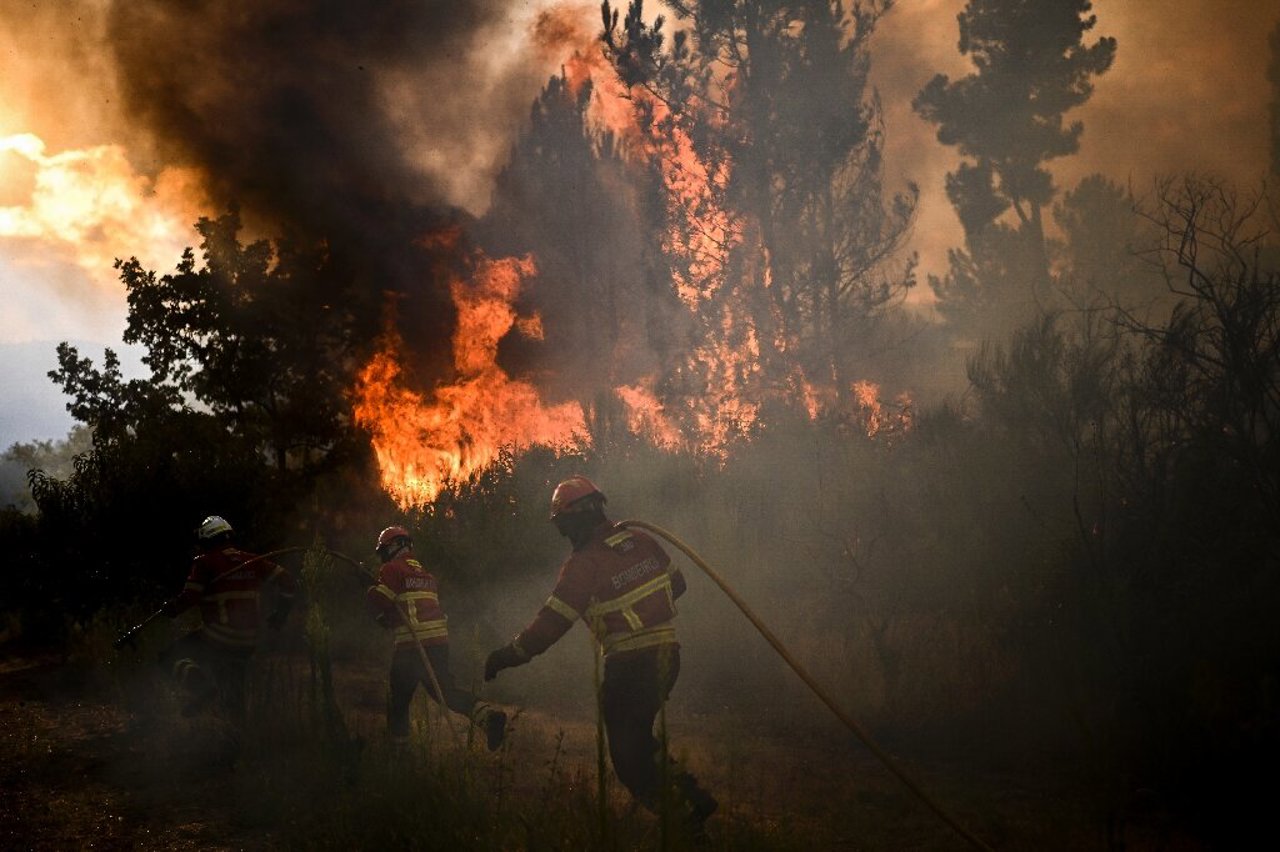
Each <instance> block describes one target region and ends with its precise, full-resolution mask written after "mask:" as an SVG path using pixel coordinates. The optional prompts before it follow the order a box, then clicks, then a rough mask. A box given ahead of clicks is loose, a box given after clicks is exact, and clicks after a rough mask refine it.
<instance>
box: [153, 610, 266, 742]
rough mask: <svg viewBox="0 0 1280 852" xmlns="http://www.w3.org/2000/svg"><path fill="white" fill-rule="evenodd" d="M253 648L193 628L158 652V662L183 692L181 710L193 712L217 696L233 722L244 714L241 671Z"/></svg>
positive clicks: (247, 664) (242, 674) (242, 717)
mask: <svg viewBox="0 0 1280 852" xmlns="http://www.w3.org/2000/svg"><path fill="white" fill-rule="evenodd" d="M252 655H253V648H238V647H235V646H232V645H227V644H226V643H224V642H219V641H218V640H216V639H211V638H209V636H208V634H206V633H205V632H204V631H203V630H193V631H191V632H190V633H188V634H187V635H186V636H183V637H182V638H181V639H178V640H177V641H176V642H174V643H173V644H172V645H170V646H169V647H168V648H166V649H165V650H164V651H163V652H162V653H161V655H160V663H161V665H162V666H164V667H165V668H166V669H167V670H169V672H170V673H171V674H172V676H173V678H174V679H175V680H176V681H177V682H178V685H179V687H180V688H181V689H182V691H183V692H184V693H185V700H184V708H183V710H184V712H193V711H195V710H199V709H201V708H202V707H204V706H205V705H207V704H208V703H209V702H210V701H211V700H212V699H214V698H217V699H218V701H219V703H220V705H221V707H222V710H223V712H225V713H227V714H228V715H229V716H230V717H231V718H232V719H233V720H234V721H242V720H243V719H244V716H245V689H244V683H245V672H246V671H247V670H248V667H249V658H250V657H251V656H252Z"/></svg>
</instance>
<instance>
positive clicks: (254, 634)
mask: <svg viewBox="0 0 1280 852" xmlns="http://www.w3.org/2000/svg"><path fill="white" fill-rule="evenodd" d="M231 536H232V529H231V525H230V524H229V523H227V522H226V521H225V520H224V519H223V518H221V517H219V516H217V515H211V516H209V517H208V518H205V519H204V522H203V523H201V524H200V526H199V528H197V530H196V539H197V542H198V546H199V548H200V551H201V552H200V554H199V555H198V556H196V558H195V561H194V562H192V564H191V571H190V573H189V574H188V575H187V582H186V585H185V586H183V588H182V591H181V592H180V593H179V594H178V596H177V597H175V598H173V599H172V600H170V601H168V602H166V603H165V604H164V606H163V607H161V612H163V613H164V614H165V615H167V616H169V617H170V618H172V617H175V616H177V615H179V614H180V613H182V612H184V611H186V610H187V609H190V608H191V607H193V606H199V607H200V620H201V625H200V627H198V628H197V629H195V630H193V631H192V632H190V633H188V634H187V635H186V636H184V637H182V638H181V639H179V640H178V641H177V642H175V643H174V644H173V645H171V646H170V647H169V649H168V650H167V651H166V652H165V654H164V655H163V657H162V659H163V660H164V661H165V662H166V663H168V664H169V665H171V666H172V671H173V675H174V677H175V678H176V679H177V680H178V682H179V684H180V685H181V687H182V689H183V691H184V692H185V693H186V697H185V699H184V701H183V707H182V712H183V714H184V715H192V714H194V713H195V712H197V711H199V710H201V709H203V708H204V707H205V706H207V705H208V704H209V703H210V702H211V701H212V700H213V699H214V698H220V699H221V701H222V706H223V708H224V709H225V710H226V711H227V712H228V713H229V714H230V715H231V716H232V718H233V719H236V720H241V719H243V717H244V709H245V708H244V679H245V669H246V667H247V665H248V662H249V658H250V656H252V654H253V651H254V649H255V648H256V647H257V644H258V640H259V638H260V635H261V621H262V619H261V611H262V609H263V608H264V607H263V604H264V601H263V597H264V594H269V596H270V603H271V605H272V607H271V614H270V615H269V616H268V617H267V619H266V621H267V624H268V626H270V627H271V628H272V629H279V628H280V626H281V625H283V624H284V621H285V619H286V618H287V617H288V614H289V609H290V608H291V607H292V605H293V598H294V594H295V592H296V590H297V583H296V581H295V580H294V579H293V577H292V575H290V574H289V573H288V572H287V571H285V570H284V569H283V568H281V567H280V566H279V565H276V564H275V563H273V562H270V561H267V560H265V559H258V558H257V557H256V556H255V555H254V554H252V553H249V552H247V551H244V550H240V549H238V548H236V547H234V546H233V545H232V543H231Z"/></svg>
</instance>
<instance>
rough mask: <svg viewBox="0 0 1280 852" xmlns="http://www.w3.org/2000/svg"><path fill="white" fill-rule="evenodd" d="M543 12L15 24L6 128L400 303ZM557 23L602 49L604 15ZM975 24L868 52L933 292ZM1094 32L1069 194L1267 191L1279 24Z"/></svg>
mask: <svg viewBox="0 0 1280 852" xmlns="http://www.w3.org/2000/svg"><path fill="white" fill-rule="evenodd" d="M552 5H553V3H552V2H551V0H535V2H514V3H513V2H505V0H459V2H442V0H412V2H411V1H410V0H404V2H393V0H372V2H365V3H351V2H339V0H316V1H314V2H306V1H305V0H260V2H253V3H217V2H212V0H206V1H205V2H197V1H196V0H182V2H177V0H128V2H124V0H62V1H61V2H50V0H43V1H41V0H36V2H18V0H0V51H2V56H3V61H4V63H5V65H4V68H5V75H4V78H3V81H2V82H0V124H8V125H9V126H7V127H4V128H2V129H3V130H5V131H6V132H18V131H22V130H31V131H33V132H36V133H39V134H40V135H41V136H43V137H44V138H45V139H46V141H47V142H48V143H49V145H50V146H51V148H52V149H53V150H58V149H60V148H66V147H76V146H83V145H89V144H103V143H120V144H123V145H125V146H126V147H127V149H128V152H129V156H130V158H131V159H132V161H133V162H134V163H135V165H136V166H137V167H138V169H139V170H140V171H141V172H142V173H146V174H154V173H156V172H158V171H159V170H160V169H161V168H163V167H165V166H168V165H183V166H195V167H198V168H199V169H200V170H201V172H202V173H203V174H204V175H205V178H206V180H207V181H208V184H209V189H210V191H211V194H212V196H213V198H214V199H215V201H216V202H217V203H218V204H226V203H228V202H231V201H237V202H239V203H240V204H242V205H243V206H244V207H245V212H246V216H247V218H248V217H250V216H252V215H256V216H259V217H261V220H262V224H263V227H262V229H261V232H262V234H263V235H274V234H276V233H278V232H280V231H281V230H283V229H286V228H287V229H296V230H300V231H303V232H310V233H315V234H321V235H325V236H330V237H340V238H343V239H345V240H346V241H348V242H349V243H352V244H361V245H363V246H364V247H363V248H362V249H360V250H359V252H358V254H359V255H360V256H361V257H362V258H363V259H366V260H367V263H368V265H369V268H370V269H371V275H373V276H374V277H378V278H387V279H391V280H387V281H386V282H385V283H386V285H387V286H390V287H400V286H403V283H404V282H403V279H406V278H410V277H412V276H413V275H415V274H419V272H420V270H418V269H417V268H414V267H409V268H404V267H398V266H397V264H403V263H404V262H405V261H404V260H403V258H404V257H405V254H406V252H405V250H404V245H405V244H407V243H411V242H412V240H413V239H415V238H416V237H417V236H419V235H420V232H421V231H423V230H427V229H430V228H431V227H432V226H433V225H434V224H436V223H438V222H439V221H440V220H441V219H442V218H444V217H446V216H452V215H456V210H457V209H458V208H462V209H464V210H465V211H466V213H467V214H480V213H483V211H484V209H485V207H486V205H487V203H488V191H489V187H490V185H491V181H492V177H493V175H494V174H495V173H496V171H497V169H498V168H500V166H501V165H502V162H503V160H504V159H505V156H506V153H507V152H508V151H509V150H510V146H511V144H512V142H513V141H514V138H515V135H516V133H517V132H518V131H519V128H520V127H521V126H522V124H523V122H524V121H525V119H526V117H527V115H528V111H529V106H530V104H531V102H532V100H533V98H534V97H535V96H536V95H537V93H538V90H539V87H540V86H541V85H542V84H544V83H545V82H546V78H547V76H548V75H549V74H550V73H554V72H555V71H556V70H558V64H559V63H560V62H562V61H564V59H563V57H560V58H556V57H549V56H547V55H545V54H544V53H540V52H539V49H538V47H537V46H536V45H534V44H532V42H533V41H534V39H533V38H532V37H531V36H530V30H531V29H532V23H533V19H534V16H535V14H536V13H537V12H538V11H540V10H544V9H546V8H548V7H550V6H552ZM559 5H560V6H562V7H564V8H565V9H566V10H572V11H573V12H574V14H576V15H578V16H580V18H581V20H582V21H583V24H582V25H583V27H584V28H585V29H586V30H587V31H595V30H596V29H597V28H598V26H599V20H598V10H597V9H596V7H595V6H594V4H590V3H587V4H581V3H563V4H559ZM615 5H617V4H615ZM963 6H964V0H898V2H897V3H895V4H894V6H893V8H892V9H891V10H890V11H889V12H888V14H886V15H885V17H884V18H883V19H882V21H881V22H880V26H879V30H878V32H877V35H876V38H875V39H874V40H873V43H872V50H873V55H872V63H873V73H874V82H875V85H876V86H877V88H878V90H879V93H880V96H881V100H882V103H883V104H884V109H885V120H886V144H887V152H886V166H887V170H886V178H887V179H888V180H889V181H890V182H891V183H895V184H899V185H900V184H901V183H903V182H905V181H908V180H912V181H915V182H917V183H918V184H919V185H920V187H921V192H922V198H921V204H920V210H919V216H918V219H917V224H916V228H915V232H914V235H913V238H912V239H913V243H914V246H913V247H915V248H919V249H920V250H921V252H922V255H923V261H924V263H925V266H926V268H928V269H930V270H931V271H937V259H939V258H943V257H945V251H946V249H947V248H948V247H952V246H955V245H957V244H958V241H959V239H960V234H959V228H958V223H956V221H955V217H954V214H953V213H952V211H951V209H950V205H949V204H948V203H947V201H946V199H945V196H944V195H943V192H942V182H943V177H944V175H945V172H946V171H947V170H948V169H951V168H954V165H955V162H956V155H955V152H954V151H953V150H951V149H949V148H946V147H945V146H942V145H939V144H938V143H937V141H936V139H935V138H934V135H935V128H932V127H931V126H929V125H928V124H926V123H925V122H923V121H922V120H921V119H919V117H918V116H915V115H914V114H913V113H912V111H911V108H910V102H911V99H912V97H914V95H915V94H916V92H918V91H919V88H920V86H922V85H923V84H924V83H925V82H926V81H927V80H928V79H929V77H931V76H932V75H933V74H934V73H938V72H942V73H946V74H949V75H951V76H952V77H953V78H954V77H956V76H958V75H962V74H964V73H967V72H968V70H969V66H968V63H967V60H966V59H964V58H963V57H961V56H960V55H959V54H958V52H957V50H956V42H957V40H958V32H957V25H956V14H957V13H958V12H959V11H960V9H961V8H963ZM661 11H663V8H662V4H659V3H657V2H651V3H649V4H646V12H647V13H648V14H649V15H650V16H652V15H654V14H657V13H659V12H661ZM1093 11H1094V13H1095V14H1096V15H1097V16H1098V24H1097V26H1096V28H1095V29H1094V30H1093V31H1092V32H1090V33H1089V34H1088V38H1089V39H1090V40H1092V39H1094V38H1096V37H1098V36H1103V35H1106V36H1114V37H1116V38H1117V39H1118V42H1119V50H1118V54H1117V58H1116V62H1115V65H1114V67H1113V68H1112V69H1111V70H1110V71H1109V72H1108V73H1107V74H1105V75H1103V76H1102V77H1101V78H1099V79H1097V80H1096V81H1095V82H1096V90H1095V93H1094V95H1093V97H1092V99H1091V100H1090V102H1089V103H1088V104H1087V105H1086V106H1085V107H1084V108H1082V109H1081V110H1079V111H1078V112H1079V115H1073V116H1069V117H1068V118H1069V119H1074V118H1079V119H1080V120H1082V121H1083V122H1084V125H1085V131H1084V136H1083V139H1082V144H1081V149H1080V152H1079V153H1078V154H1077V155H1075V156H1073V157H1067V158H1063V159H1062V160H1059V161H1057V162H1056V163H1055V164H1054V171H1055V174H1056V175H1057V176H1058V177H1059V186H1060V188H1069V187H1070V186H1071V185H1072V184H1073V183H1074V181H1075V180H1077V179H1078V178H1079V177H1081V176H1083V175H1084V174H1087V173H1089V172H1092V171H1102V172H1104V173H1107V174H1108V175H1110V176H1112V177H1114V178H1115V179H1117V180H1119V181H1121V182H1124V181H1127V180H1133V181H1135V182H1136V183H1138V184H1139V189H1140V188H1141V186H1140V184H1141V183H1142V181H1144V180H1146V179H1147V173H1149V172H1152V171H1160V170H1166V171H1167V170H1182V169H1198V170H1206V171H1218V172H1226V173H1227V175H1228V176H1229V177H1232V178H1233V179H1238V180H1248V179H1250V178H1251V177H1253V176H1254V175H1257V174H1260V173H1261V171H1262V170H1263V168H1264V166H1265V162H1266V135H1265V130H1266V127H1265V121H1264V117H1265V109H1266V102H1267V101H1266V91H1267V85H1266V80H1265V66H1266V61H1267V44H1266V35H1267V33H1268V32H1270V30H1271V29H1272V28H1273V27H1274V26H1275V24H1276V21H1277V20H1280V6H1278V5H1277V4H1276V3H1274V2H1256V0H1186V2H1179V3H1173V4H1171V3H1167V2H1163V0H1095V3H1094V9H1093ZM15 116H16V117H17V118H16V119H15V118H14V117H15ZM15 121H17V123H16V124H15ZM210 212H216V211H210ZM383 267H385V268H383ZM396 279H400V280H396ZM440 289H442V288H440ZM920 289H922V290H923V289H925V288H920Z"/></svg>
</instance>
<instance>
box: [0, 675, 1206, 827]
mask: <svg viewBox="0 0 1280 852" xmlns="http://www.w3.org/2000/svg"><path fill="white" fill-rule="evenodd" d="M296 662H297V661H296V660H294V661H291V662H289V663H288V664H290V665H292V664H295V663H296ZM282 664H283V663H282ZM381 678H382V673H381V672H378V671H368V670H366V669H364V668H359V669H345V670H341V671H340V672H339V678H338V692H339V702H338V703H339V706H341V707H342V708H343V714H344V716H345V717H346V721H347V724H348V725H349V726H350V727H351V728H352V729H353V730H356V731H357V732H360V734H361V735H362V736H366V737H377V736H379V735H380V730H381V724H382V720H381V713H382V707H383V705H382V700H383V699H382V691H381V690H382V689H383V686H382V681H381ZM130 704H131V705H132V706H130V707H126V706H124V705H130ZM423 704H425V699H423V698H422V697H419V698H418V699H417V701H416V704H415V708H416V711H417V712H418V713H419V714H423V713H426V715H425V718H426V719H427V720H428V721H427V724H428V725H429V727H430V730H431V731H432V733H431V736H433V737H436V738H437V742H438V743H439V744H441V747H445V748H448V747H451V746H449V745H448V744H449V742H450V739H451V735H450V733H449V731H448V729H447V728H446V727H445V724H444V722H443V720H442V717H441V716H440V714H439V713H438V712H434V711H432V712H427V709H426V708H425V707H423V706H419V705H423ZM172 710H173V708H172V707H171V706H166V705H164V704H163V702H159V703H157V704H155V705H154V706H150V705H139V704H138V703H137V702H136V701H133V702H131V701H129V700H122V696H121V693H120V690H119V689H118V686H113V684H112V682H111V681H110V679H109V678H104V677H103V676H102V673H101V672H98V671H95V670H92V669H87V668H85V667H84V666H77V665H73V664H68V663H66V662H65V661H62V660H59V659H56V658H52V657H46V658H34V659H32V658H27V659H12V660H8V661H6V662H2V663H0V792H2V793H3V795H2V797H0V848H4V849H14V850H18V849H31V850H62V849H102V850H115V849H122V850H123V849H172V850H187V849H190V850H196V849H199V850H258V849H275V848H282V847H283V846H284V845H286V844H285V843H284V841H283V840H282V839H281V835H280V834H279V833H278V832H277V831H276V830H273V828H272V826H270V825H265V826H264V825H263V824H262V823H261V821H257V822H255V821H252V820H250V821H246V820H244V819H242V818H241V815H240V813H239V808H240V806H241V804H242V803H240V802H238V801H237V798H236V796H235V795H234V794H233V792H232V788H233V786H234V785H233V784H232V783H230V780H231V779H233V778H234V773H236V772H237V771H239V770H238V769H237V761H236V759H235V757H234V754H235V751H236V745H235V742H234V737H233V736H232V735H231V734H230V733H228V729H227V728H226V727H225V726H223V727H219V723H218V722H217V721H216V720H211V719H191V720H182V719H174V718H171V717H168V716H165V714H170V713H171V712H172ZM153 714H154V715H153ZM159 717H164V718H165V719H166V721H165V723H164V724H165V730H166V734H165V738H164V739H163V741H162V739H161V738H160V737H159V735H157V734H155V733H154V731H153V729H151V728H149V727H148V726H151V725H154V724H155V719H156V718H159ZM669 730H670V735H671V741H672V751H673V753H674V754H676V755H677V756H678V757H679V758H680V760H681V761H682V762H683V763H685V764H686V765H687V766H689V767H690V768H691V769H693V770H694V771H695V772H696V773H697V774H698V775H699V777H700V778H701V780H702V782H703V784H704V786H706V787H708V788H709V789H711V790H712V791H714V793H715V794H716V795H717V797H718V798H719V799H720V801H721V803H722V807H721V810H720V812H719V813H718V814H717V816H716V817H715V818H713V820H712V821H711V823H710V829H711V832H712V838H713V841H712V842H713V848H716V847H719V848H733V847H732V842H731V841H730V840H728V839H727V838H729V837H730V836H731V831H730V826H732V825H735V824H736V825H751V826H754V827H757V828H760V829H762V830H763V829H770V830H772V831H773V836H779V837H785V838H789V840H790V842H788V843H787V844H786V846H787V848H808V849H850V850H857V849H861V850H891V849H892V850H900V849H904V850H905V849H918V850H934V849H936V850H951V849H956V850H959V849H967V848H971V847H970V846H969V845H968V844H967V843H966V842H965V841H964V840H963V839H962V838H960V837H959V835H957V834H956V833H955V832H954V831H952V830H951V829H950V828H949V827H947V826H946V825H945V824H944V823H943V822H942V821H941V820H939V819H938V818H937V817H936V816H935V815H934V814H933V813H932V812H930V811H929V810H928V809H927V808H926V807H925V806H923V805H922V804H921V803H920V802H919V801H918V800H917V799H916V798H915V797H914V796H913V795H912V794H911V793H910V792H909V791H908V790H907V789H906V788H905V787H904V786H903V785H902V784H901V783H900V782H899V781H898V780H897V779H896V778H894V777H893V776H892V775H891V774H890V773H888V772H887V771H886V770H885V769H884V768H883V767H882V766H881V765H880V764H879V763H878V762H877V761H876V760H875V759H874V758H873V757H872V756H871V755H870V754H869V753H868V752H867V751H866V749H865V748H863V747H861V746H860V744H858V743H857V742H856V741H853V740H852V738H851V737H843V736H830V735H824V734H823V733H822V732H818V733H813V732H808V733H799V732H794V731H793V732H784V731H778V730H770V729H769V727H768V726H767V725H763V724H762V725H760V726H759V727H758V728H756V729H752V728H749V727H747V726H744V725H743V724H741V723H728V722H726V719H724V718H716V717H712V716H705V715H696V714H692V713H685V714H681V717H680V718H673V719H671V720H670V726H669ZM175 735H176V736H177V737H178V738H179V739H180V741H181V742H182V743H183V745H182V746H181V747H180V748H177V749H175V748H174V746H173V741H174V737H175ZM595 742H596V741H595V725H594V720H593V719H592V718H591V717H589V716H586V715H585V714H577V715H575V714H567V713H566V712H565V711H564V710H563V708H558V709H556V710H555V712H552V711H551V710H550V709H547V708H538V707H525V708H521V709H520V714H519V716H518V717H517V718H516V719H515V722H514V724H513V726H512V730H511V737H510V746H509V751H508V753H507V754H506V755H504V758H503V759H504V760H505V762H506V764H507V765H508V766H509V768H510V769H511V770H512V771H511V778H512V785H511V788H510V795H514V796H526V797H529V796H536V795H538V792H537V791H538V789H539V787H540V785H541V784H542V781H541V780H540V779H543V778H545V776H546V772H547V766H548V765H549V764H551V763H552V762H555V763H556V764H557V765H558V766H559V768H560V771H562V772H567V773H570V774H572V773H579V774H581V776H582V777H584V778H589V777H594V771H595V756H596V752H595V748H596V745H595ZM219 755H231V757H230V758H229V759H227V760H226V761H225V762H220V760H219ZM486 759H490V758H486ZM909 769H910V771H911V772H912V773H913V774H914V775H915V777H916V778H917V780H918V781H919V782H920V784H921V785H922V786H923V787H924V788H925V789H926V790H928V791H929V792H930V793H931V794H932V795H933V796H934V797H935V798H936V799H937V800H938V801H939V802H943V803H945V806H946V807H947V808H948V810H949V811H950V812H951V813H952V814H953V815H954V816H955V817H956V818H957V819H958V820H959V821H960V822H962V823H963V824H965V825H966V826H968V827H969V829H970V830H971V831H972V832H974V833H975V834H976V835H978V836H979V837H981V838H982V839H983V840H984V841H985V842H986V843H987V844H989V845H990V846H991V847H992V848H994V849H1008V850H1014V849H1018V850H1022V849H1025V850H1033V849H1036V850H1039V849H1046V850H1052V849H1063V850H1067V849H1070V850H1076V849H1081V850H1088V849H1116V848H1123V849H1128V850H1146V849H1151V850H1156V849H1169V850H1181V849H1197V848H1199V846H1197V845H1196V844H1195V843H1194V842H1193V841H1191V840H1190V839H1189V838H1188V837H1186V836H1185V835H1183V834H1181V833H1180V832H1179V831H1178V830H1177V829H1176V827H1175V826H1174V825H1173V824H1172V822H1171V820H1170V818H1169V817H1168V815H1166V814H1161V813H1160V812H1158V811H1153V812H1150V813H1138V814H1132V813H1126V814H1115V813H1105V812H1103V811H1102V810H1100V809H1099V807H1098V806H1097V805H1096V804H1095V803H1094V797H1093V796H1092V795H1091V792H1090V791H1088V790H1083V789H1080V788H1079V787H1078V786H1073V785H1072V784H1071V783H1069V782H1064V781H1063V780H1061V779H1053V778H1049V777H1045V775H1044V773H1041V772H1032V771H1028V772H1026V773H1017V772H1015V773H1006V772H1002V773H993V772H990V771H987V772H984V773H976V772H975V771H973V769H972V768H971V767H966V766H956V765H928V766H921V765H916V764H912V765H910V767H909ZM614 787H615V791H614V792H615V794H616V795H615V806H616V807H619V808H625V807H627V804H626V800H625V794H624V793H622V792H620V791H618V790H617V789H616V787H617V785H616V784H615V785H614ZM717 833H719V836H720V838H721V839H720V840H719V841H718V842H717V841H716V837H717Z"/></svg>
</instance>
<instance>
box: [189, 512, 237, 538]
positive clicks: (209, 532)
mask: <svg viewBox="0 0 1280 852" xmlns="http://www.w3.org/2000/svg"><path fill="white" fill-rule="evenodd" d="M230 532H231V524H229V523H227V522H226V520H224V519H223V518H221V517H219V516H218V515H210V516H209V517H207V518H205V519H204V521H203V522H202V523H201V524H200V528H199V529H197V530H196V537H197V538H199V539H200V540H201V541H213V540H214V539H215V538H217V537H218V536H220V535H227V534H230Z"/></svg>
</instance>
